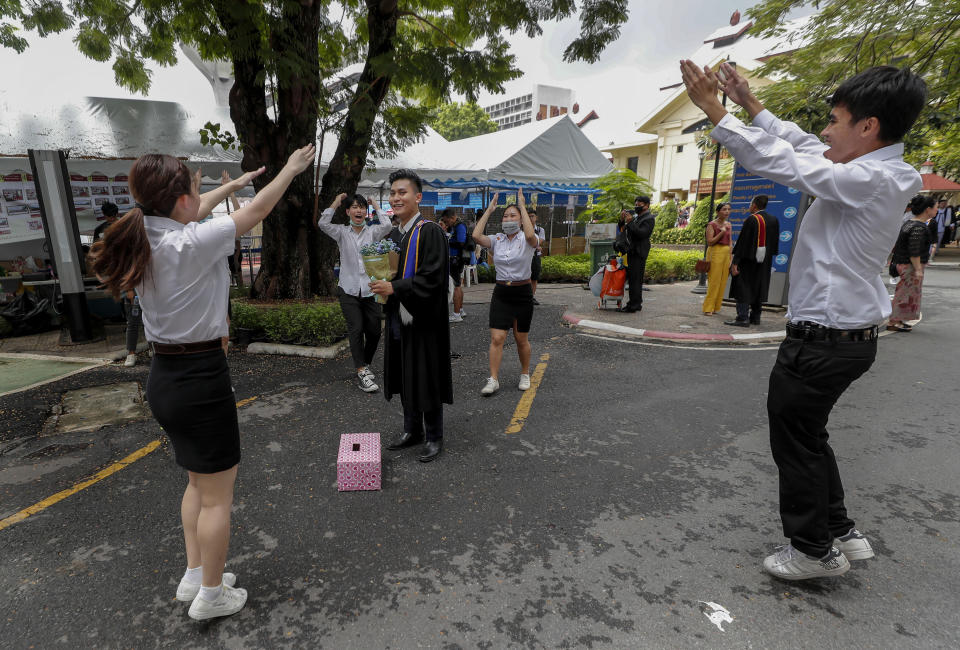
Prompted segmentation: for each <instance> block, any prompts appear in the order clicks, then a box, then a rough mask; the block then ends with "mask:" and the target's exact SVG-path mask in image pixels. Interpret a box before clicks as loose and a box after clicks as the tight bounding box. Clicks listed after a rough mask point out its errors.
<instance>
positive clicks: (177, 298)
mask: <svg viewBox="0 0 960 650" xmlns="http://www.w3.org/2000/svg"><path fill="white" fill-rule="evenodd" d="M143 221H144V226H145V227H146V230H147V239H148V240H149V241H150V268H149V269H148V271H147V273H146V274H145V275H144V278H143V280H142V281H141V283H140V285H139V286H137V289H136V290H137V295H139V296H140V307H141V308H142V310H143V332H144V334H145V335H146V337H147V340H148V341H152V342H154V343H199V342H200V341H210V340H213V339H218V338H220V337H221V336H227V334H228V333H229V328H228V327H227V303H228V302H229V300H230V271H229V269H228V268H227V257H228V256H229V255H233V247H234V240H235V239H236V236H237V228H236V226H235V225H234V223H233V219H231V218H230V217H219V218H215V219H211V220H209V221H206V222H204V223H196V222H194V223H188V224H186V225H184V224H182V223H180V222H178V221H174V220H173V219H168V218H167V217H152V216H145V217H144V218H143Z"/></svg>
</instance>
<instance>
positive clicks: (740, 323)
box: [723, 318, 750, 327]
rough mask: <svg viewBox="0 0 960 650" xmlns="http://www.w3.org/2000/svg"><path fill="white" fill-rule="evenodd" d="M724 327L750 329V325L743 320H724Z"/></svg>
mask: <svg viewBox="0 0 960 650" xmlns="http://www.w3.org/2000/svg"><path fill="white" fill-rule="evenodd" d="M723 324H724V325H731V326H733V327H750V323H749V322H747V321H745V320H740V319H739V318H738V319H737V320H725V321H723Z"/></svg>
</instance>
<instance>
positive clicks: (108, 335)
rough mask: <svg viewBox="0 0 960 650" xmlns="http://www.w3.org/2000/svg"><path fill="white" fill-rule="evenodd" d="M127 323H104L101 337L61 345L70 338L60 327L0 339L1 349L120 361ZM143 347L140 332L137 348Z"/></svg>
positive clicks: (123, 351)
mask: <svg viewBox="0 0 960 650" xmlns="http://www.w3.org/2000/svg"><path fill="white" fill-rule="evenodd" d="M126 327H127V326H126V324H125V323H107V324H106V326H105V331H104V337H103V338H101V339H99V340H95V341H92V342H90V343H82V344H77V345H74V344H68V345H61V343H62V342H65V341H66V342H69V340H70V336H69V334H66V333H63V334H62V333H61V330H50V331H49V332H42V333H40V334H30V335H27V336H17V337H13V338H6V339H0V353H29V354H40V355H46V356H52V357H70V358H74V359H91V360H94V361H119V360H120V359H123V358H124V357H126V356H127V349H126V346H127V336H126ZM146 349H147V343H146V341H145V340H144V339H143V336H142V333H141V338H140V342H139V345H138V346H137V350H138V351H143V350H146Z"/></svg>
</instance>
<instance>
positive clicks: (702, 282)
mask: <svg viewBox="0 0 960 650" xmlns="http://www.w3.org/2000/svg"><path fill="white" fill-rule="evenodd" d="M727 63H729V64H730V65H731V66H733V67H734V68H736V67H737V64H736V63H734V62H733V61H729V60H728V61H727ZM722 103H723V107H724V108H726V107H727V93H723V101H722ZM714 146H715V147H716V149H717V153H716V155H715V156H714V158H713V184H712V185H711V186H710V209H709V210H708V211H707V219H712V218H713V205H714V201H715V200H716V198H717V174H719V173H720V149H721V148H722V147H721V146H720V143H717V144H716V145H714ZM702 160H703V159H702V158H701V161H702ZM697 185H698V186H699V185H700V179H699V178H697ZM703 256H704V257H706V256H707V236H706V231H704V236H703ZM691 292H692V293H700V294H705V293H706V292H707V274H706V273H701V274H700V278H699V281H698V282H697V286H695V287H694V288H693V289H692V290H691Z"/></svg>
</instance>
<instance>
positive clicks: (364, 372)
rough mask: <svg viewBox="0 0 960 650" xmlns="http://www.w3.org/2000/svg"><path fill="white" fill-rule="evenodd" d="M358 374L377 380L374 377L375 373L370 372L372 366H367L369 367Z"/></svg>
mask: <svg viewBox="0 0 960 650" xmlns="http://www.w3.org/2000/svg"><path fill="white" fill-rule="evenodd" d="M357 374H358V375H366V376H367V377H369V378H370V379H372V380H376V377H374V375H373V371H372V370H370V366H367V367H366V368H364V369H363V370H361V371H359V372H358V373H357Z"/></svg>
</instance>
